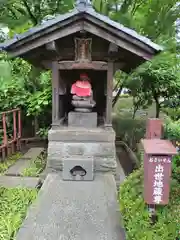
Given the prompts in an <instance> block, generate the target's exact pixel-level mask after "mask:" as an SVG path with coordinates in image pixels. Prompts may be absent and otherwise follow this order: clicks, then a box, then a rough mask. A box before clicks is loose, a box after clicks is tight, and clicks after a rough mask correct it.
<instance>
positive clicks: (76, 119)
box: [68, 112, 97, 128]
mask: <svg viewBox="0 0 180 240" xmlns="http://www.w3.org/2000/svg"><path fill="white" fill-rule="evenodd" d="M68 126H72V127H90V128H91V127H92V128H93V127H94V128H95V127H97V113H96V112H90V113H88V112H87V113H86V112H70V113H69V114H68Z"/></svg>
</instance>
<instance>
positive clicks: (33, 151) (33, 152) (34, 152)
mask: <svg viewBox="0 0 180 240" xmlns="http://www.w3.org/2000/svg"><path fill="white" fill-rule="evenodd" d="M43 150H44V148H30V149H29V150H28V151H27V153H25V154H24V155H23V157H22V158H23V159H36V158H37V157H38V156H39V155H40V154H41V153H42V152H43Z"/></svg>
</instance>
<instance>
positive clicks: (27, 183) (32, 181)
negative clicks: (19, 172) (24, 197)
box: [0, 176, 39, 188]
mask: <svg viewBox="0 0 180 240" xmlns="http://www.w3.org/2000/svg"><path fill="white" fill-rule="evenodd" d="M38 183H39V178H35V177H10V176H0V186H1V187H6V188H14V187H23V188H35V187H36V186H37V185H38Z"/></svg>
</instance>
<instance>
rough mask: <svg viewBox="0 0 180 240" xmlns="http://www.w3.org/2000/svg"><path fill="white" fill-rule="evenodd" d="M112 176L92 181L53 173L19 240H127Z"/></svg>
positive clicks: (19, 235) (97, 177)
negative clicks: (73, 178)
mask: <svg viewBox="0 0 180 240" xmlns="http://www.w3.org/2000/svg"><path fill="white" fill-rule="evenodd" d="M116 199H117V196H116V186H115V181H114V178H113V176H112V175H111V174H102V175H97V176H96V177H95V180H94V181H90V182H83V181H82V182H75V181H74V182H69V181H62V180H61V177H60V176H59V175H57V174H50V175H48V177H47V178H46V180H45V182H44V184H43V187H42V188H41V190H40V194H39V197H38V199H37V201H36V202H35V203H34V204H33V205H32V206H31V207H30V209H29V213H28V215H27V217H26V219H25V221H24V223H23V225H22V227H21V229H20V230H19V232H18V234H17V237H16V240H25V239H26V240H69V239H71V240H124V239H125V234H124V230H123V227H122V226H121V225H120V218H121V217H120V213H119V207H118V205H117V200H116Z"/></svg>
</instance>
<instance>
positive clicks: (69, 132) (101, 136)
mask: <svg viewBox="0 0 180 240" xmlns="http://www.w3.org/2000/svg"><path fill="white" fill-rule="evenodd" d="M48 140H49V141H59V142H115V132H114V130H113V129H103V128H83V127H79V128H78V127H77V128H75V127H74V128H73V127H56V128H53V129H51V130H49V133H48Z"/></svg>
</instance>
